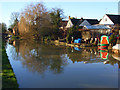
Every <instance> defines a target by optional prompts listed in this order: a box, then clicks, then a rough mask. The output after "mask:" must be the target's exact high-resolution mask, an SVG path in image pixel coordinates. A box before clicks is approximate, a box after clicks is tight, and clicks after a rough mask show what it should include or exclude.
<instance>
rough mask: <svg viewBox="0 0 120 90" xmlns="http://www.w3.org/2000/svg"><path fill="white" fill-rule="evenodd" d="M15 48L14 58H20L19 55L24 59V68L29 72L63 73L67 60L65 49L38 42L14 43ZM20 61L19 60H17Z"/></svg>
mask: <svg viewBox="0 0 120 90" xmlns="http://www.w3.org/2000/svg"><path fill="white" fill-rule="evenodd" d="M12 44H13V46H14V47H15V49H16V52H14V53H12V54H13V55H12V56H13V57H18V56H16V55H15V54H16V53H17V54H19V55H20V56H21V57H22V58H21V59H20V58H19V60H21V61H22V64H23V66H26V67H27V68H28V69H29V71H32V72H36V71H37V72H39V73H41V74H42V73H44V72H45V71H46V70H50V71H52V72H53V73H55V74H57V73H62V72H63V69H64V66H66V65H67V64H68V63H67V60H66V58H65V54H64V48H60V47H57V46H53V45H47V44H40V43H39V42H37V41H26V40H21V41H13V43H12ZM15 60H18V59H15Z"/></svg>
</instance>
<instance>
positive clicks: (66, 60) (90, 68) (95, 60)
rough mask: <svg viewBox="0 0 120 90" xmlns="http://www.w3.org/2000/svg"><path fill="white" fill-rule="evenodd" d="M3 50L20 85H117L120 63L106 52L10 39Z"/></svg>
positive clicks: (75, 86) (44, 86)
mask: <svg viewBox="0 0 120 90" xmlns="http://www.w3.org/2000/svg"><path fill="white" fill-rule="evenodd" d="M6 51H7V55H8V57H9V60H10V63H11V65H12V67H13V70H14V72H15V75H16V77H17V80H18V83H19V86H20V87H21V88H35V87H36V88H47V87H48V88H66V87H67V88H86V87H87V88H94V87H96V88H104V87H105V88H106V87H107V88H116V87H117V83H118V81H117V79H118V77H117V75H118V74H117V71H118V70H117V69H118V67H119V68H120V64H119V62H118V60H116V59H114V57H113V56H112V55H113V54H112V53H111V52H110V51H106V52H101V51H98V50H97V49H96V48H93V49H91V48H85V49H82V48H74V47H64V46H55V45H51V44H44V43H40V42H39V41H26V40H21V41H10V42H9V43H8V44H7V46H6ZM117 65H118V66H117ZM41 75H42V76H44V77H41Z"/></svg>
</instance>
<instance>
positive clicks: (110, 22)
mask: <svg viewBox="0 0 120 90" xmlns="http://www.w3.org/2000/svg"><path fill="white" fill-rule="evenodd" d="M99 24H106V25H114V23H113V22H112V21H111V20H110V18H109V17H108V16H107V15H104V16H103V18H102V20H101V21H100V22H99Z"/></svg>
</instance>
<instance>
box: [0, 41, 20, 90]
mask: <svg viewBox="0 0 120 90" xmlns="http://www.w3.org/2000/svg"><path fill="white" fill-rule="evenodd" d="M18 87H19V86H18V84H17V80H16V77H15V74H14V72H13V69H12V67H11V65H10V62H9V60H8V56H7V54H6V50H5V43H2V89H5V88H16V89H18Z"/></svg>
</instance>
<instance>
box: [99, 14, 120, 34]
mask: <svg viewBox="0 0 120 90" xmlns="http://www.w3.org/2000/svg"><path fill="white" fill-rule="evenodd" d="M99 24H100V25H106V26H110V27H111V30H115V31H116V32H117V33H119V32H120V15H114V14H105V15H104V16H103V18H102V20H101V21H100V22H99Z"/></svg>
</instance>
